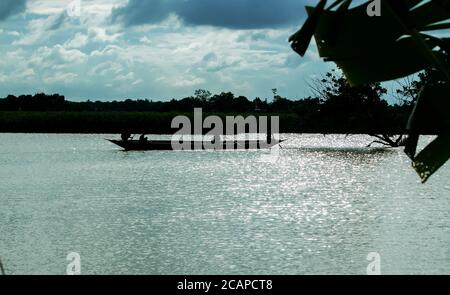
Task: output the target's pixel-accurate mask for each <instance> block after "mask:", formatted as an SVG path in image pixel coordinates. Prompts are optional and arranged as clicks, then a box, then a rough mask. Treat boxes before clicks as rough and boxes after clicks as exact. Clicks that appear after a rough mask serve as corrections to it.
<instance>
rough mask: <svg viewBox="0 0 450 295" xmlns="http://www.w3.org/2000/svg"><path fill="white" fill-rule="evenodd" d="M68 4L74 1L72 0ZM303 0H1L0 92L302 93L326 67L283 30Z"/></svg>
mask: <svg viewBox="0 0 450 295" xmlns="http://www.w3.org/2000/svg"><path fill="white" fill-rule="evenodd" d="M78 3H79V4H80V5H79V6H78ZM314 3H316V1H313V0H311V1H308V0H144V1H142V0H80V1H77V0H75V1H69V0H1V2H0V55H1V59H0V97H5V96H6V95H8V94H14V95H20V94H34V93H38V92H45V93H49V94H50V93H60V94H63V95H65V96H66V98H67V99H69V100H74V101H78V100H87V99H90V100H122V99H127V98H131V99H140V98H146V99H152V100H169V99H172V98H177V99H178V98H182V97H186V96H190V95H192V94H193V93H194V91H195V90H196V89H207V90H209V91H211V92H212V93H220V92H222V91H232V92H233V93H235V94H236V95H245V96H247V97H248V98H250V99H253V98H255V97H261V98H270V97H271V96H272V90H271V89H273V88H277V89H278V93H279V94H280V95H282V96H286V97H289V98H292V99H301V98H303V97H307V96H309V95H312V93H311V91H310V90H309V89H308V87H307V84H308V82H309V81H310V80H311V79H313V78H314V77H317V76H320V75H323V74H324V73H326V71H327V70H329V69H332V68H334V65H333V64H331V63H325V62H323V61H322V60H321V59H320V58H319V56H318V54H317V49H316V47H315V45H314V44H312V45H311V47H310V50H309V51H308V53H307V55H306V56H305V57H304V58H301V57H300V56H298V55H297V54H296V53H295V52H293V51H292V50H291V48H290V44H289V43H288V41H287V40H288V38H289V36H290V35H292V34H293V33H295V32H296V31H297V30H298V29H299V28H300V26H301V25H302V24H303V22H304V20H305V10H304V5H306V4H314Z"/></svg>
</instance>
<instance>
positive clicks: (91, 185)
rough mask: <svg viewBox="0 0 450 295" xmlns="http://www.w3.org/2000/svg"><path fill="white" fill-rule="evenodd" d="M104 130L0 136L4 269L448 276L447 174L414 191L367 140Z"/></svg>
mask: <svg viewBox="0 0 450 295" xmlns="http://www.w3.org/2000/svg"><path fill="white" fill-rule="evenodd" d="M105 137H106V136H98V135H20V134H2V135H0V142H1V145H0V167H1V169H0V185H1V186H0V187H1V193H0V202H1V204H2V205H1V206H0V256H1V257H2V260H3V262H4V264H5V267H6V269H7V271H8V272H9V273H16V274H23V273H50V274H63V273H64V272H65V269H66V265H67V262H66V260H65V258H66V255H67V254H68V253H69V252H72V251H75V252H78V253H80V254H81V259H82V272H83V273H85V274H95V273H98V274H105V273H107V274H109V273H110V274H330V273H331V274H333V273H344V274H364V273H365V271H366V267H367V264H368V261H367V260H366V256H367V254H368V253H369V252H378V253H380V254H381V257H382V272H383V273H387V274H389V273H393V274H398V273H401V274H404V273H439V274H440V273H446V274H450V248H449V247H448V244H449V242H450V227H449V224H450V223H449V221H450V198H449V197H448V196H449V195H450V194H449V192H450V186H449V183H448V178H449V174H450V170H449V167H448V165H447V166H446V167H444V168H443V169H442V170H441V171H439V173H438V174H437V175H436V176H435V177H433V178H432V179H431V180H430V182H429V183H428V184H427V185H421V184H420V181H419V179H418V177H417V176H416V175H415V174H414V172H413V171H412V169H411V168H410V167H411V166H410V163H409V161H408V159H407V157H406V156H404V154H403V153H402V151H401V150H399V149H380V148H371V149H368V148H365V146H367V144H368V143H370V141H371V140H370V139H369V138H367V137H365V136H354V137H349V138H345V137H344V136H327V137H323V136H321V135H287V134H286V135H283V136H282V137H284V138H289V141H288V142H287V143H285V144H283V147H282V149H280V154H279V158H278V159H277V161H275V162H270V163H265V162H262V161H260V158H261V157H262V156H263V155H265V154H267V152H266V151H248V152H246V151H241V152H211V151H206V152H132V153H126V152H122V151H119V150H117V148H116V147H115V146H113V145H111V144H109V143H108V142H106V141H104V140H103V138H105Z"/></svg>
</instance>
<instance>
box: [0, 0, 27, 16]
mask: <svg viewBox="0 0 450 295" xmlns="http://www.w3.org/2000/svg"><path fill="white" fill-rule="evenodd" d="M26 4H27V0H1V1H0V21H2V20H5V19H6V18H8V17H9V16H11V15H14V14H17V13H21V12H23V11H25V8H26Z"/></svg>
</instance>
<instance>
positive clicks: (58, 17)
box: [12, 12, 68, 45]
mask: <svg viewBox="0 0 450 295" xmlns="http://www.w3.org/2000/svg"><path fill="white" fill-rule="evenodd" d="M67 20H68V16H67V14H66V12H63V13H60V14H52V15H49V16H47V17H45V18H37V19H32V20H30V21H29V22H28V25H27V30H28V33H27V34H25V35H24V36H23V37H22V38H21V39H19V40H16V41H14V42H13V43H12V44H13V45H32V44H34V43H36V42H38V41H41V42H42V41H44V40H45V39H47V38H49V37H50V36H51V35H52V33H54V32H55V31H57V30H58V29H59V28H61V26H62V25H63V24H64V23H65V22H66V21H67Z"/></svg>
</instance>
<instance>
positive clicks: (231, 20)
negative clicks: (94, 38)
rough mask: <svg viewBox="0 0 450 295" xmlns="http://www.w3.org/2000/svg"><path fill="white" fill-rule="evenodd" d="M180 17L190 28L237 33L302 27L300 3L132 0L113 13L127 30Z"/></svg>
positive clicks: (295, 0) (287, 0)
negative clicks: (193, 26)
mask: <svg viewBox="0 0 450 295" xmlns="http://www.w3.org/2000/svg"><path fill="white" fill-rule="evenodd" d="M172 13H173V14H176V15H178V17H179V18H180V19H182V20H183V21H184V22H185V23H186V24H188V25H210V26H215V27H224V28H233V29H258V28H274V27H280V26H283V25H287V24H293V23H294V24H296V23H300V22H301V19H302V17H303V16H304V15H305V9H304V1H300V0H184V1H183V0H148V1H142V0H129V1H128V3H127V4H126V5H124V6H122V7H118V8H115V9H113V11H112V20H113V21H118V22H122V23H123V24H124V25H126V26H134V25H142V24H152V23H158V22H161V21H162V20H164V19H166V18H167V17H168V16H169V15H170V14H172Z"/></svg>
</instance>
